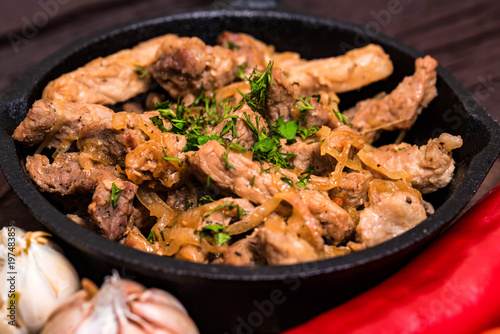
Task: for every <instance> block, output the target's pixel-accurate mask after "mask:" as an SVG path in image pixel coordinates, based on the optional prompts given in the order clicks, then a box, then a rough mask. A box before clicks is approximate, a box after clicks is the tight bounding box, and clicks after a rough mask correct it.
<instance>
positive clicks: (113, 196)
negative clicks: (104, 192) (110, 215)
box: [109, 182, 122, 208]
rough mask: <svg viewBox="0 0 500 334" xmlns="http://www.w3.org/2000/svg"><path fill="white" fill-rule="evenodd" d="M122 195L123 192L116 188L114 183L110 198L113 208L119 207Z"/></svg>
mask: <svg viewBox="0 0 500 334" xmlns="http://www.w3.org/2000/svg"><path fill="white" fill-rule="evenodd" d="M121 195H122V190H121V189H120V188H118V187H117V186H116V184H115V183H114V182H113V185H112V186H111V196H110V197H109V201H110V202H111V205H112V206H113V208H116V207H117V206H118V199H119V198H120V196H121Z"/></svg>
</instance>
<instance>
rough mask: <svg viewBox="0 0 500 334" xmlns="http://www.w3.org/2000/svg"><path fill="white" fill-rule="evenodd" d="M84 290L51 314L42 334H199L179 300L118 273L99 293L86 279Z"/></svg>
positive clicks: (106, 280) (83, 282) (105, 283)
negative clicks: (122, 277) (121, 276)
mask: <svg viewBox="0 0 500 334" xmlns="http://www.w3.org/2000/svg"><path fill="white" fill-rule="evenodd" d="M82 287H83V289H82V290H80V291H79V292H77V293H76V294H74V295H73V297H72V298H71V299H69V300H68V301H67V302H66V303H64V304H62V305H61V306H59V307H58V308H57V309H56V310H55V311H54V313H52V314H51V316H50V318H49V320H48V321H47V324H46V325H45V327H44V328H43V330H42V332H41V334H56V333H65V334H88V333H92V334H153V333H154V334H191V333H192V334H197V333H198V329H197V328H196V325H195V324H194V322H193V320H191V318H190V317H189V315H188V314H187V312H186V310H185V309H184V307H183V306H182V304H181V303H180V302H179V300H178V299H177V298H175V297H174V296H172V295H171V294H170V293H168V292H165V291H163V290H159V289H146V288H145V287H144V286H142V285H141V284H139V283H136V282H134V281H130V280H125V279H123V280H122V279H121V278H120V276H119V275H118V273H117V272H116V271H114V272H113V275H112V276H110V277H106V279H105V281H104V284H103V285H102V287H101V289H100V290H99V289H98V288H97V287H96V286H95V285H94V283H92V282H91V281H89V280H87V279H83V280H82Z"/></svg>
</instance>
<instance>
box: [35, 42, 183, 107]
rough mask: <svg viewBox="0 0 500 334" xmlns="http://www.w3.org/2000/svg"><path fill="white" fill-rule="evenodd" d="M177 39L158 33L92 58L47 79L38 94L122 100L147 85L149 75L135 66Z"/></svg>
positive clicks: (146, 63)
mask: <svg viewBox="0 0 500 334" xmlns="http://www.w3.org/2000/svg"><path fill="white" fill-rule="evenodd" d="M177 39H179V37H177V36H176V35H165V36H160V37H156V38H153V39H151V40H149V41H146V42H143V43H140V44H138V45H137V46H135V47H134V48H132V49H125V50H121V51H119V52H117V53H114V54H112V55H110V56H107V57H104V58H102V57H99V58H97V59H94V60H93V61H91V62H89V63H88V64H86V65H85V66H83V67H80V68H78V69H77V70H75V71H73V72H70V73H66V74H63V75H62V76H60V77H59V78H57V79H55V80H53V81H51V82H49V84H48V85H47V87H45V89H44V90H43V95H42V96H43V98H46V99H52V100H56V99H57V100H63V101H70V102H84V103H96V104H115V103H118V102H123V101H126V100H128V99H130V98H132V97H134V96H136V95H138V94H141V93H144V92H145V91H147V90H148V89H149V87H150V86H151V83H152V80H151V77H150V76H149V75H144V73H142V71H141V70H139V71H138V69H141V68H147V67H148V66H149V65H151V64H152V63H153V62H154V61H156V59H157V52H158V49H159V48H160V46H161V45H162V44H163V43H164V42H171V43H172V42H173V41H175V40H177ZM138 66H139V67H138Z"/></svg>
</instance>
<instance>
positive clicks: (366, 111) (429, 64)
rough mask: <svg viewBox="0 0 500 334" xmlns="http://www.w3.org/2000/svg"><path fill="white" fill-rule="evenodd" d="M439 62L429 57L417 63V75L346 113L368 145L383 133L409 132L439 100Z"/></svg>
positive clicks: (419, 59) (361, 102) (358, 104)
mask: <svg viewBox="0 0 500 334" xmlns="http://www.w3.org/2000/svg"><path fill="white" fill-rule="evenodd" d="M436 66H437V61H436V60H434V59H433V58H432V57H430V56H425V58H418V59H417V60H416V61H415V73H414V74H413V75H412V76H408V77H406V78H404V79H403V81H402V82H401V83H400V84H399V85H398V86H397V87H396V88H395V89H394V90H393V91H392V92H391V93H390V94H388V95H385V96H379V97H376V98H373V99H368V100H364V101H360V102H358V103H357V104H356V105H355V106H354V107H352V108H351V109H349V110H347V111H346V112H345V114H346V115H347V116H348V117H350V119H351V120H350V122H351V123H352V124H353V127H354V129H356V130H357V131H359V132H360V133H361V134H363V135H364V136H365V138H366V140H367V142H369V143H371V142H373V141H374V140H376V139H377V138H378V136H379V135H380V133H381V132H382V131H383V130H408V129H410V128H411V127H412V125H413V123H415V121H416V119H417V117H418V115H420V113H421V112H422V109H423V108H425V107H427V106H428V105H429V103H430V102H431V101H432V100H433V99H434V98H435V97H436V95H437V91H436Z"/></svg>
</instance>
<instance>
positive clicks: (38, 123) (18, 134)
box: [13, 99, 114, 148]
mask: <svg viewBox="0 0 500 334" xmlns="http://www.w3.org/2000/svg"><path fill="white" fill-rule="evenodd" d="M113 114H114V112H113V110H111V109H108V108H106V107H104V106H101V105H97V104H87V103H73V102H64V101H52V100H47V99H42V100H38V101H35V103H33V106H32V108H31V109H30V111H29V112H28V115H27V116H26V118H25V119H24V120H23V121H22V122H21V124H19V125H18V127H17V128H16V130H15V131H14V135H13V137H14V139H15V140H17V141H20V142H22V143H23V144H25V145H27V146H33V145H36V144H40V143H42V142H43V141H44V140H45V138H46V137H47V136H48V135H49V136H50V137H49V138H48V139H49V140H50V141H49V142H48V143H46V144H47V145H46V147H48V148H54V147H58V146H59V145H60V144H61V143H62V142H66V141H69V142H72V141H74V140H76V139H78V133H79V131H80V129H81V128H82V126H83V125H85V124H89V123H92V122H101V121H104V120H108V119H111V117H112V116H113Z"/></svg>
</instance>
